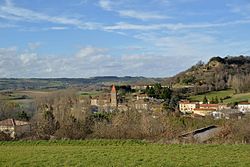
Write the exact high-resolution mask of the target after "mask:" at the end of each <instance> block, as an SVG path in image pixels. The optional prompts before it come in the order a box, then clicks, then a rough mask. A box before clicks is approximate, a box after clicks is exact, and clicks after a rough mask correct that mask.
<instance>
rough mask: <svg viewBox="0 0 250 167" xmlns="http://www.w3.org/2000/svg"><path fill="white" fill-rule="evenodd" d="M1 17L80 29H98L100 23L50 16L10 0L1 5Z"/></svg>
mask: <svg viewBox="0 0 250 167" xmlns="http://www.w3.org/2000/svg"><path fill="white" fill-rule="evenodd" d="M0 18H3V19H7V20H14V21H23V22H40V21H45V22H51V23H55V24H64V25H71V26H76V27H78V28H80V29H90V30H91V29H96V28H97V27H98V26H99V24H97V23H92V22H83V21H81V20H79V19H76V18H68V17H60V16H49V15H47V14H43V13H39V12H35V11H32V10H29V9H25V8H21V7H17V6H15V5H14V4H13V3H12V1H10V0H7V1H6V4H5V5H3V6H0ZM54 30H56V29H54ZM57 30H58V29H57Z"/></svg>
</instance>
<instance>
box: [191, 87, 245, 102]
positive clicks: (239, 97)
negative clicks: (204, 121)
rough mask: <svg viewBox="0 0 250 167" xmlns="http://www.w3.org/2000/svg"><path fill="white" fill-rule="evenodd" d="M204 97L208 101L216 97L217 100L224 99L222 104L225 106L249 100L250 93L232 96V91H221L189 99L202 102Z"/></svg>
mask: <svg viewBox="0 0 250 167" xmlns="http://www.w3.org/2000/svg"><path fill="white" fill-rule="evenodd" d="M204 96H206V97H207V98H208V99H209V100H211V99H212V98H215V97H216V96H217V97H218V99H220V98H222V99H224V98H225V100H223V103H225V104H230V103H231V104H232V103H235V102H241V101H248V100H249V99H250V93H241V94H234V91H233V90H232V89H228V90H222V91H212V92H208V93H204V94H200V95H196V96H190V97H189V99H190V100H192V101H202V100H203V98H204Z"/></svg>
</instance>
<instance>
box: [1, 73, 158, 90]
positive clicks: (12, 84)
mask: <svg viewBox="0 0 250 167" xmlns="http://www.w3.org/2000/svg"><path fill="white" fill-rule="evenodd" d="M161 80H162V79H156V78H145V77H130V76H126V77H116V76H101V77H92V78H42V79H38V78H28V79H20V78H0V90H7V89H23V90H25V89H64V88H67V87H72V86H76V87H77V86H88V85H92V86H94V85H112V84H118V85H119V84H153V83H156V82H161Z"/></svg>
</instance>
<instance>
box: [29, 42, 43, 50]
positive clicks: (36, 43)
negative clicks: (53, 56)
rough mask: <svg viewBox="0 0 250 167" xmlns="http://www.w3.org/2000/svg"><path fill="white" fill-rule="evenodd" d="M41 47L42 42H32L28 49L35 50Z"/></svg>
mask: <svg viewBox="0 0 250 167" xmlns="http://www.w3.org/2000/svg"><path fill="white" fill-rule="evenodd" d="M40 46H41V43H40V42H30V43H28V49H30V50H35V49H37V48H39V47H40Z"/></svg>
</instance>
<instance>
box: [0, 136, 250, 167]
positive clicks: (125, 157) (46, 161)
mask: <svg viewBox="0 0 250 167" xmlns="http://www.w3.org/2000/svg"><path fill="white" fill-rule="evenodd" d="M0 150H1V151H0V166H15V167H18V166H44V167H47V166H95V167H97V166H209V167H210V166H226V167H230V166H250V157H249V153H250V145H206V144H204V145H193V144H182V145H181V144H172V145H165V144H153V143H148V142H144V141H136V140H83V141H72V140H69V141H16V142H0Z"/></svg>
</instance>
